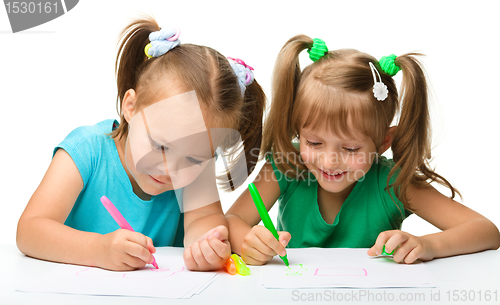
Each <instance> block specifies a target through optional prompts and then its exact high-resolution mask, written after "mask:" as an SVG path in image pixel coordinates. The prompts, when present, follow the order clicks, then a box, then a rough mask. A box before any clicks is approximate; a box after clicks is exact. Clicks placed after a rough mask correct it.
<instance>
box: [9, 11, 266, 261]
mask: <svg viewBox="0 0 500 305" xmlns="http://www.w3.org/2000/svg"><path fill="white" fill-rule="evenodd" d="M178 36H179V30H178V29H160V27H159V26H158V24H157V23H156V21H155V20H154V19H153V18H151V17H145V18H143V19H139V20H136V21H134V22H132V23H131V24H130V25H129V26H127V27H126V28H125V29H124V30H123V32H122V34H121V45H120V47H119V51H118V55H117V59H116V76H117V85H118V100H117V105H118V109H119V114H120V123H118V122H117V121H114V120H107V121H103V122H101V123H98V124H96V125H94V126H84V127H79V128H77V129H75V130H74V131H73V132H71V133H70V135H68V137H67V138H66V139H65V140H64V141H63V142H62V143H61V144H59V145H58V146H57V147H56V149H55V151H54V156H53V159H52V162H51V164H50V166H49V168H48V170H47V173H46V174H45V176H44V178H43V180H42V182H41V183H40V186H39V187H38V188H37V190H36V191H35V193H34V194H33V196H32V197H31V199H30V201H29V203H28V205H27V207H26V209H25V211H24V213H23V214H22V216H21V218H20V220H19V224H18V232H17V245H18V248H19V249H20V250H21V251H22V252H23V253H25V254H26V255H29V256H32V257H36V258H40V259H44V260H50V261H56V262H64V263H71V264H78V265H88V266H97V267H101V268H104V269H110V270H132V269H136V268H142V267H144V266H145V265H146V264H149V263H151V262H152V261H153V256H152V253H154V252H155V247H154V246H153V244H155V245H156V246H182V245H183V246H184V247H185V251H184V260H185V264H186V266H187V267H188V268H189V269H191V270H214V269H219V268H221V267H222V266H223V265H224V263H225V262H226V260H227V259H228V258H229V256H230V255H231V247H230V245H229V242H228V230H227V221H226V219H225V217H224V215H223V212H222V208H221V206H220V202H219V201H218V198H216V199H213V200H212V198H215V197H214V196H212V197H209V198H208V199H207V197H206V196H204V195H205V194H206V193H207V192H205V191H203V190H201V189H200V188H197V189H196V190H194V191H191V192H182V191H181V192H179V190H185V189H187V188H189V187H190V185H192V184H193V183H194V181H198V180H200V179H201V178H203V179H205V178H206V177H208V176H210V175H211V176H212V178H214V177H215V172H214V171H213V169H214V168H213V159H214V158H213V157H214V156H215V155H216V152H218V155H221V154H223V153H224V152H228V151H230V149H231V147H232V145H233V144H235V143H236V142H235V141H234V140H233V139H228V138H227V137H223V136H221V134H220V132H219V133H217V134H216V133H214V131H215V130H234V131H235V133H236V134H238V135H239V136H241V139H240V141H241V142H242V143H243V148H244V150H243V151H244V154H243V153H242V154H240V156H242V157H241V158H236V161H235V162H234V163H237V162H240V163H243V164H244V169H245V170H244V172H245V173H244V174H245V175H246V174H248V173H250V172H251V171H252V169H253V166H252V164H255V162H256V157H253V156H254V155H256V154H255V153H250V152H251V150H252V149H254V148H256V149H258V148H259V147H260V143H261V132H262V115H263V111H264V107H265V95H264V93H263V90H262V88H261V87H260V85H259V84H258V83H257V82H256V81H254V79H253V71H252V70H253V69H252V68H251V67H249V66H247V65H246V64H245V63H244V62H243V61H241V60H236V59H228V58H226V57H224V56H222V55H221V54H220V53H219V52H217V51H216V50H214V49H211V48H209V47H204V46H198V45H192V44H182V45H180V41H179V40H178ZM198 102H199V104H198ZM175 103H177V104H175ZM172 105H176V107H173V106H172ZM184 116H185V117H186V118H187V119H186V118H185V117H184ZM193 118H195V119H193ZM191 120H193V121H191ZM137 122H139V123H137ZM200 122H201V124H200ZM169 124H170V125H169ZM141 128H142V129H141ZM238 138H239V137H238ZM207 139H210V141H208V140H207ZM144 143H145V144H144ZM143 144H144V145H143ZM191 146H193V147H198V148H199V147H203V148H204V149H201V148H200V150H199V151H193V150H191V151H189V149H188V147H191ZM218 148H219V149H218ZM144 149H145V151H146V152H147V151H148V150H149V153H144ZM186 151H188V152H186ZM200 151H203V153H201V152H200ZM174 154H175V157H173V155H174ZM158 158H159V159H158ZM169 158H172V159H169ZM174 159H175V160H176V162H170V161H171V160H174ZM241 160H243V162H242V161H241ZM240 163H238V164H240ZM233 165H234V164H233V163H231V162H230V163H229V169H230V168H231V167H232V166H233ZM193 169H194V170H193ZM229 169H228V172H229ZM210 170H212V171H210ZM183 173H186V174H183ZM207 173H208V175H207ZM189 176H190V177H189ZM233 176H234V175H233ZM186 177H188V178H187V179H186ZM200 177H201V178H200ZM228 177H229V175H228ZM203 179H201V180H203ZM208 180H210V179H208ZM214 180H215V179H214ZM240 180H241V179H240ZM228 181H229V182H231V186H232V187H237V186H238V184H239V183H238V181H236V180H234V179H233V178H231V177H229V178H228ZM202 182H203V181H202ZM202 184H203V183H202ZM202 184H201V185H202ZM208 184H209V186H213V187H212V189H214V188H215V183H213V181H212V184H210V183H208ZM174 190H175V191H174ZM197 193H201V195H203V196H204V197H202V196H198V197H196V196H197V195H199V194H197ZM213 194H217V191H216V188H215V192H214V191H213V190H212V195H213ZM103 195H106V196H107V197H108V198H109V199H110V200H111V201H112V202H113V203H114V204H115V205H116V207H117V208H118V210H119V211H120V212H121V213H122V214H123V216H124V217H125V219H126V220H127V221H128V222H129V223H130V225H131V226H132V227H133V228H134V230H135V231H136V232H132V231H127V230H122V229H119V227H118V225H117V224H116V223H115V222H114V220H113V219H112V218H111V216H110V215H109V214H108V213H107V211H106V210H105V209H104V207H103V206H102V204H101V202H100V200H99V199H100V197H101V196H103ZM182 197H184V200H183V199H182ZM186 198H187V199H186ZM203 199H205V200H207V202H202V203H204V204H201V205H199V206H196V207H191V208H187V207H186V206H185V203H186V202H187V201H190V202H198V201H200V200H203ZM186 200H187V201H186ZM208 200H210V201H208ZM182 212H185V213H184V214H182Z"/></svg>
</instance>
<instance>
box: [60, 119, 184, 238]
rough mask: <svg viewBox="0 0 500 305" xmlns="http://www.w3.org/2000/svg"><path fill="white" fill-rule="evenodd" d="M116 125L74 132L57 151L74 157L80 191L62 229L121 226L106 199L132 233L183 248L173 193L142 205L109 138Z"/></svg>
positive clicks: (98, 229) (106, 230)
mask: <svg viewBox="0 0 500 305" xmlns="http://www.w3.org/2000/svg"><path fill="white" fill-rule="evenodd" d="M117 126H118V122H117V121H115V120H105V121H102V122H100V123H98V124H96V125H94V126H82V127H78V128H76V129H75V130H73V131H72V132H71V133H70V134H69V135H68V136H67V137H66V139H64V141H62V142H61V143H60V144H59V145H58V146H57V147H56V148H55V149H54V154H55V153H56V151H57V149H59V148H62V149H64V150H65V151H66V152H67V153H68V154H69V155H70V156H71V158H72V159H73V161H74V162H75V164H76V167H77V168H78V170H79V171H80V175H81V176H82V180H83V189H82V191H81V193H80V195H79V196H78V198H77V200H76V202H75V205H74V206H73V209H72V210H71V212H70V214H69V216H68V218H67V219H66V222H65V225H67V226H69V227H72V228H74V229H77V230H81V231H87V232H96V233H100V234H107V233H110V232H113V231H116V230H117V229H119V228H120V227H119V226H118V224H117V223H116V222H115V221H114V220H113V218H112V217H111V215H110V214H109V213H108V212H107V210H106V209H105V208H104V206H103V205H102V203H101V200H100V198H101V197H102V196H103V195H105V196H106V197H108V198H109V200H111V202H113V204H114V205H115V206H116V208H117V209H118V210H119V211H120V212H121V214H122V215H123V217H125V219H126V220H127V222H128V223H129V224H130V225H131V226H132V228H134V230H135V231H136V232H140V233H142V234H144V235H146V236H149V237H151V239H152V240H153V244H154V245H155V246H159V247H161V246H178V247H182V246H183V238H184V221H183V220H184V217H183V215H182V214H181V212H180V209H179V205H178V204H177V199H176V196H175V193H174V191H167V192H164V193H162V194H159V195H157V196H151V199H150V200H149V201H144V200H142V199H140V198H139V197H137V195H136V194H135V193H134V192H133V189H132V184H131V182H130V179H129V178H128V176H127V173H126V171H125V169H124V168H123V165H122V163H121V161H120V157H119V156H118V151H117V150H116V145H115V142H114V140H113V139H112V138H111V137H110V136H109V134H110V133H111V131H112V130H113V129H114V128H116V127H117Z"/></svg>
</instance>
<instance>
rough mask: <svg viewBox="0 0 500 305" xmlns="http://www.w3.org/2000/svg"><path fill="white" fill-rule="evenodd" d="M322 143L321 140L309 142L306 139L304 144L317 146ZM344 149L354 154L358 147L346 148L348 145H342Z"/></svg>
mask: <svg viewBox="0 0 500 305" xmlns="http://www.w3.org/2000/svg"><path fill="white" fill-rule="evenodd" d="M321 144H322V143H321V142H311V141H309V140H306V145H307V146H310V147H313V148H314V147H318V146H320V145H321ZM342 148H343V149H344V150H346V151H347V152H348V153H352V154H356V153H358V152H359V150H360V148H348V147H342Z"/></svg>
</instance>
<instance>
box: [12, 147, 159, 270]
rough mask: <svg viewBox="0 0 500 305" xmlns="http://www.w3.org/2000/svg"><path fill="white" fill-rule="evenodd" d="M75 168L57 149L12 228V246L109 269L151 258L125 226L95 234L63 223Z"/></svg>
mask: <svg viewBox="0 0 500 305" xmlns="http://www.w3.org/2000/svg"><path fill="white" fill-rule="evenodd" d="M82 188H83V181H82V178H81V176H80V172H79V171H78V168H77V167H76V165H75V163H74V162H73V160H72V159H71V157H70V156H69V154H68V153H67V152H66V151H64V150H63V149H59V150H57V152H56V154H55V155H54V158H53V159H52V162H51V164H50V166H49V168H48V170H47V173H46V174H45V176H44V178H43V180H42V182H41V183H40V185H39V186H38V188H37V190H36V191H35V193H34V194H33V196H32V197H31V199H30V201H29V203H28V205H27V207H26V209H25V210H24V213H23V214H22V215H21V218H20V219H19V223H18V227H17V246H18V248H19V250H20V251H21V252H23V253H24V254H26V255H28V256H32V257H36V258H40V259H44V260H49V261H56V262H64V263H71V264H78V265H87V266H98V267H102V268H105V269H111V270H132V269H136V268H140V267H144V266H145V265H146V263H149V262H150V261H152V259H153V257H152V255H151V253H150V251H152V252H154V251H155V249H154V247H153V243H152V241H151V239H150V238H148V237H146V236H144V235H142V234H140V233H137V232H131V231H127V230H117V231H115V232H112V233H110V234H106V235H101V234H97V233H91V232H83V231H79V230H75V229H73V228H70V227H68V226H66V225H64V222H65V220H66V218H67V217H68V215H69V213H70V212H71V209H72V208H73V205H74V203H75V201H76V199H77V198H78V195H79V194H80V192H81V191H82Z"/></svg>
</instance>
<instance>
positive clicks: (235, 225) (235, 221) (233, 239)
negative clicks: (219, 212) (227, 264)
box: [226, 214, 252, 255]
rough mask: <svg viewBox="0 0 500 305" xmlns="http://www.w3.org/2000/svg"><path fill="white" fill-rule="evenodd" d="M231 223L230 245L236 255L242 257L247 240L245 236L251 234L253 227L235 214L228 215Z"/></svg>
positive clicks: (228, 220)
mask: <svg viewBox="0 0 500 305" xmlns="http://www.w3.org/2000/svg"><path fill="white" fill-rule="evenodd" d="M226 219H227V222H228V223H229V228H230V231H229V243H230V244H231V249H232V251H233V252H234V253H237V254H239V255H241V246H242V245H243V241H244V240H245V236H246V235H247V234H248V232H250V230H251V229H252V227H251V226H250V225H249V224H248V223H246V222H245V221H244V220H243V219H242V218H241V217H240V216H238V215H234V214H227V215H226Z"/></svg>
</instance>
